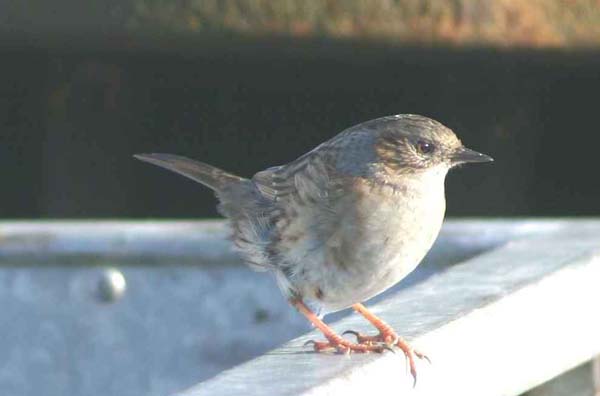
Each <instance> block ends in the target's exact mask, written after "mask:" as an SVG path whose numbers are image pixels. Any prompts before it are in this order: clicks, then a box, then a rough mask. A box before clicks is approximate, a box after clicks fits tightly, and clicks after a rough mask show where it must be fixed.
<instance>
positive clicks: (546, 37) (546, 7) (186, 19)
mask: <svg viewBox="0 0 600 396" xmlns="http://www.w3.org/2000/svg"><path fill="white" fill-rule="evenodd" d="M131 11H132V12H131V18H129V20H128V27H129V28H130V29H133V30H137V29H142V30H144V31H147V30H153V29H156V28H158V29H162V30H167V31H174V32H179V33H195V32H215V33H219V32H234V33H247V34H251V35H259V36H260V35H272V34H280V35H284V36H294V37H298V36H308V37H330V38H353V39H367V40H383V41H388V42H397V43H401V44H407V43H408V44H418V45H423V44H425V45H427V44H430V45H448V44H449V45H476V46H480V45H492V46H499V47H503V46H520V47H571V46H575V47H588V46H596V45H598V44H600V0H451V1H440V0H371V1H369V0H346V1H339V0H319V1H316V0H309V1H300V0H185V1H172V0H137V1H136V2H135V3H134V7H133V8H132V9H131Z"/></svg>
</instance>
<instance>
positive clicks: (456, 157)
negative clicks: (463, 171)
mask: <svg viewBox="0 0 600 396" xmlns="http://www.w3.org/2000/svg"><path fill="white" fill-rule="evenodd" d="M451 158H452V162H453V163H455V164H464V163H467V162H492V161H493V160H494V159H493V158H492V157H490V156H489V155H485V154H481V153H478V152H477V151H475V150H471V149H468V148H466V147H461V148H459V149H457V150H456V151H455V152H454V153H453V154H452V156H451Z"/></svg>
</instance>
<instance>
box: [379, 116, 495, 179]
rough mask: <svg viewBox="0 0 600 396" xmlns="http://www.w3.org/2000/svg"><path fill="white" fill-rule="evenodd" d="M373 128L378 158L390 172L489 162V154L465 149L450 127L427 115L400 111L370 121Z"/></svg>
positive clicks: (441, 168)
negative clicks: (394, 114) (397, 113)
mask: <svg viewBox="0 0 600 396" xmlns="http://www.w3.org/2000/svg"><path fill="white" fill-rule="evenodd" d="M371 122H372V123H373V124H372V125H369V126H368V127H371V128H374V129H375V130H376V131H377V136H378V137H377V140H376V142H375V152H376V155H377V158H378V160H379V161H380V162H381V163H382V164H383V165H384V166H385V167H386V168H387V169H388V171H390V172H393V173H399V174H403V173H418V172H421V171H426V170H429V169H440V170H443V171H447V170H448V169H450V168H452V167H454V166H456V165H460V164H464V163H469V162H489V161H493V159H492V157H490V156H488V155H485V154H481V153H478V152H477V151H474V150H471V149H468V148H466V147H465V146H464V145H463V144H462V143H461V141H460V140H459V139H458V138H457V137H456V135H455V134H454V132H452V130H451V129H450V128H447V127H445V126H444V125H442V124H440V123H439V122H437V121H435V120H432V119H431V118H427V117H423V116H419V115H412V114H400V115H396V116H389V117H383V118H379V119H377V120H373V121H371Z"/></svg>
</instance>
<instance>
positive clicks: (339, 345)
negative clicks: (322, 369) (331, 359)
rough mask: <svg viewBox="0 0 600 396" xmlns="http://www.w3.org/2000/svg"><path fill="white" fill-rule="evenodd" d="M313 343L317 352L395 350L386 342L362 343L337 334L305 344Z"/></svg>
mask: <svg viewBox="0 0 600 396" xmlns="http://www.w3.org/2000/svg"><path fill="white" fill-rule="evenodd" d="M310 344H312V345H313V348H314V350H315V351H317V352H339V353H345V354H349V353H353V352H354V353H369V352H377V353H382V352H383V351H385V350H389V351H392V352H393V350H392V349H391V348H390V347H389V346H387V345H385V344H381V343H379V344H362V343H354V342H350V341H348V340H345V339H343V338H342V337H340V336H338V335H337V334H334V335H329V336H327V341H314V340H309V341H307V342H306V343H305V344H304V345H310Z"/></svg>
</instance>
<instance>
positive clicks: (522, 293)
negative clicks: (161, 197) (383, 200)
mask: <svg viewBox="0 0 600 396" xmlns="http://www.w3.org/2000/svg"><path fill="white" fill-rule="evenodd" d="M598 279H600V223H598V222H588V223H584V222H573V223H572V224H564V225H563V226H561V227H559V228H558V229H556V230H555V231H554V232H551V233H547V234H546V235H539V236H538V237H532V238H525V239H519V240H514V241H511V242H509V243H508V244H506V245H504V246H502V247H499V248H497V249H495V250H492V251H490V252H487V253H484V254H482V255H480V256H477V257H474V258H472V259H470V260H468V261H466V262H464V263H462V264H461V265H457V266H454V267H452V268H448V269H447V270H446V271H443V272H442V273H439V274H436V275H435V276H432V277H430V278H429V279H427V280H426V281H424V282H421V283H419V284H417V285H414V286H413V287H411V288H410V289H405V290H402V291H400V292H398V293H396V294H394V295H393V296H390V297H389V298H388V299H386V300H385V301H383V302H381V303H379V304H377V305H376V306H375V307H374V311H375V312H376V313H377V314H379V315H381V316H382V317H384V318H385V319H387V320H388V321H389V323H390V324H391V325H392V326H394V327H395V328H397V329H399V330H401V332H402V333H403V334H404V335H406V336H407V338H408V339H410V340H413V341H414V344H415V345H416V346H417V347H419V349H421V350H425V351H426V352H427V353H428V354H429V356H431V357H432V360H433V364H431V365H428V364H426V363H423V362H420V364H419V367H418V368H419V375H420V378H419V383H418V385H417V387H416V388H412V378H410V376H409V375H407V374H405V361H404V358H403V356H401V354H391V353H388V354H383V355H377V354H372V355H351V356H340V355H333V356H327V355H323V354H316V353H310V352H307V351H306V348H305V347H303V344H304V342H305V341H306V340H307V339H310V338H314V337H319V335H318V334H317V333H311V334H309V335H307V336H303V337H300V338H298V339H296V340H293V341H291V342H289V343H287V344H285V345H284V346H283V347H281V348H279V349H276V350H274V351H272V352H270V353H268V354H265V355H263V356H261V357H260V358H257V359H255V360H253V361H251V362H249V363H246V364H244V365H241V366H239V367H237V368H235V369H233V370H228V371H226V372H224V373H221V374H220V375H218V376H217V377H216V378H214V379H212V380H209V381H206V382H204V383H201V384H199V385H198V386H195V387H193V388H191V389H189V390H187V391H183V392H181V393H178V395H180V396H204V395H233V394H240V395H241V394H243V395H264V394H277V395H333V394H343V395H364V394H368V393H370V392H371V393H373V392H375V393H377V394H378V395H388V394H389V395H397V394H399V393H402V394H414V395H441V394H449V395H459V394H460V395H483V394H485V395H490V396H494V395H498V396H500V395H518V394H520V393H522V392H524V391H527V390H529V389H532V388H534V387H535V386H537V385H539V384H541V383H543V382H545V381H547V380H549V379H551V378H553V377H556V376H558V375H560V374H561V373H564V372H566V371H568V370H570V369H572V368H573V367H575V366H577V365H580V364H582V363H584V362H586V361H589V360H591V359H592V358H593V357H594V356H596V355H598V354H599V353H600V337H598V334H600V320H598V315H597V312H598V301H600V288H598ZM335 328H336V329H338V330H340V331H341V330H344V329H348V328H350V329H356V330H359V331H365V330H367V331H368V329H369V328H368V326H366V324H365V321H364V320H361V319H360V318H358V317H356V316H351V317H347V318H344V319H343V320H341V321H340V322H338V323H336V324H335Z"/></svg>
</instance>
